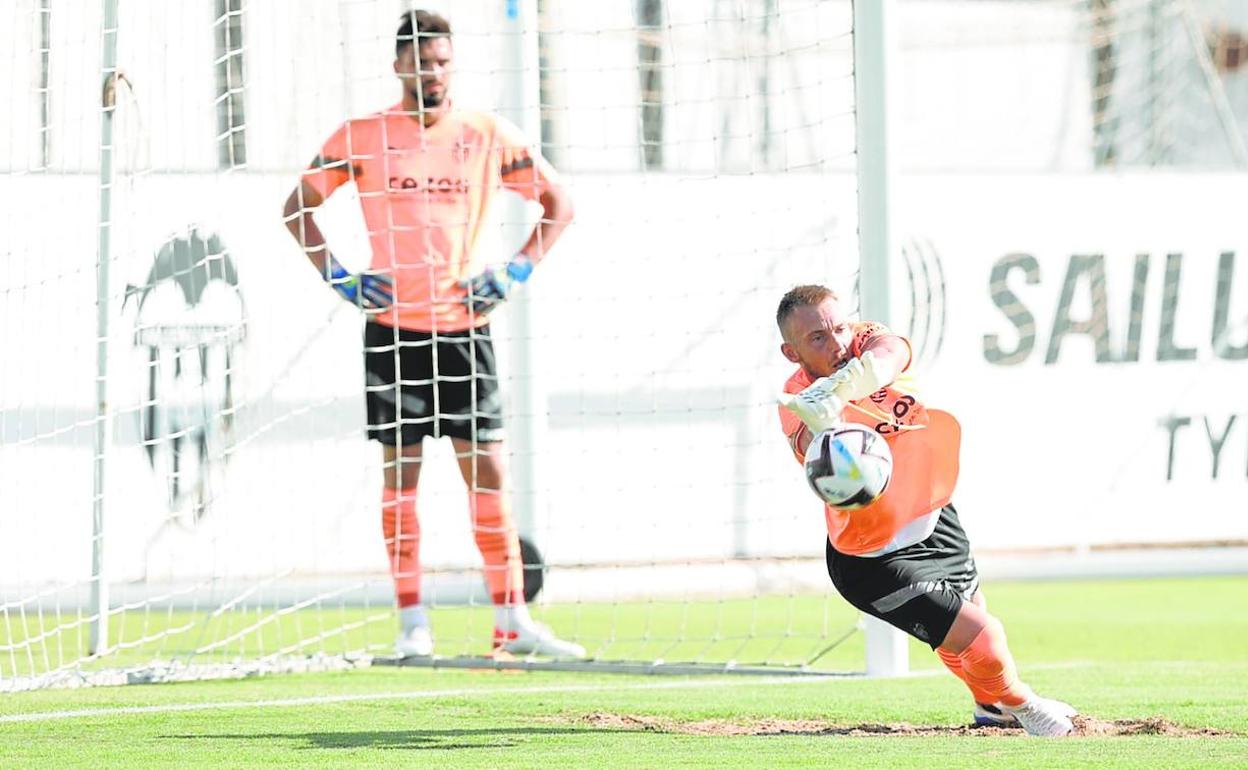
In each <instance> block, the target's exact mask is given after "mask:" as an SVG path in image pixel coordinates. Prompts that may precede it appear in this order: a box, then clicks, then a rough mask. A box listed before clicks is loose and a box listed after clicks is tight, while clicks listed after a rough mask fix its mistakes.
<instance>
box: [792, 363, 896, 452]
mask: <svg viewBox="0 0 1248 770" xmlns="http://www.w3.org/2000/svg"><path fill="white" fill-rule="evenodd" d="M878 366H879V365H878V362H877V361H876V359H875V354H874V353H872V352H871V351H867V352H866V353H863V354H862V355H861V356H859V357H857V358H851V359H849V361H847V362H845V364H844V365H843V366H842V367H841V368H840V369H837V370H836V371H835V372H833V373H832V374H830V375H828V376H827V377H820V378H819V379H817V380H815V381H814V382H812V383H811V384H810V385H808V386H806V388H805V389H804V390H802V391H800V392H798V393H782V394H781V395H780V396H779V398H778V399H777V400H778V401H779V402H780V405H781V406H783V407H784V408H785V409H788V410H789V411H790V412H792V413H793V414H795V415H797V416H798V417H800V418H801V420H802V422H804V423H806V426H807V427H809V428H810V429H811V430H812V431H814V432H815V433H818V432H819V431H823V430H827V429H828V428H831V427H833V426H835V425H837V424H839V423H840V422H841V412H842V411H843V410H844V409H845V404H846V403H848V402H850V401H857V400H858V399H860V398H866V397H867V396H869V395H871V394H872V393H874V392H876V391H877V390H879V389H880V388H882V387H884V385H885V384H886V383H884V382H881V379H882V378H881V377H880V374H879V372H878V371H877V370H878Z"/></svg>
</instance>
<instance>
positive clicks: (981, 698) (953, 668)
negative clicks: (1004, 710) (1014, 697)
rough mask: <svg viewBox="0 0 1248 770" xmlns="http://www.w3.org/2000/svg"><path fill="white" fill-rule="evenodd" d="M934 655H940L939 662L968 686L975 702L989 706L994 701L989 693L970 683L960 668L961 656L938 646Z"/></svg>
mask: <svg viewBox="0 0 1248 770" xmlns="http://www.w3.org/2000/svg"><path fill="white" fill-rule="evenodd" d="M936 655H937V656H939V657H940V662H941V663H944V664H945V668H947V669H949V671H950V672H952V673H953V675H954V676H956V677H957V678H958V679H961V680H962V682H963V684H965V685H966V686H967V687H969V688H970V690H971V696H972V697H973V698H975V702H976V703H983V704H985V705H988V706H991V705H992V704H994V703H996V699H995V698H993V696H992V695H991V694H989V693H987V692H984V691H983V690H981V689H980V688H978V687H976V686H975V685H973V684H971V680H970V679H968V678H967V676H966V672H965V671H963V670H962V659H961V658H959V657H958V656H957V655H954V654H953V653H952V652H949V651H948V650H942V649H941V648H939V647H937V648H936Z"/></svg>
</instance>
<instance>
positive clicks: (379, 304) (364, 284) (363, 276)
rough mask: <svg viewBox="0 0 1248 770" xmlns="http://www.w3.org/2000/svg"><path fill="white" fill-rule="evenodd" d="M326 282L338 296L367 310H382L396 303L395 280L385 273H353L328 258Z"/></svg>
mask: <svg viewBox="0 0 1248 770" xmlns="http://www.w3.org/2000/svg"><path fill="white" fill-rule="evenodd" d="M327 259H328V261H327V262H326V265H325V267H326V268H327V275H326V277H325V280H326V282H327V283H329V286H330V288H332V289H333V290H334V291H336V292H338V295H339V296H340V297H342V298H343V299H345V300H346V301H347V302H350V303H351V304H352V305H355V306H356V307H358V308H362V309H365V310H380V309H382V308H387V307H390V305H391V304H393V303H394V279H392V278H391V277H390V276H388V275H386V274H385V273H374V272H369V271H365V272H363V273H352V272H350V271H349V270H347V269H346V268H345V267H343V266H342V264H341V263H340V262H339V261H338V260H336V259H334V258H333V257H332V256H331V257H328V258H327Z"/></svg>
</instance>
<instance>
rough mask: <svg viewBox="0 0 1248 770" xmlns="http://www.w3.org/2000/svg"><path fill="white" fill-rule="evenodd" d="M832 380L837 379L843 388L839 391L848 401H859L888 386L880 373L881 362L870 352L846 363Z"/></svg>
mask: <svg viewBox="0 0 1248 770" xmlns="http://www.w3.org/2000/svg"><path fill="white" fill-rule="evenodd" d="M830 379H837V380H839V382H841V383H842V385H843V387H842V388H841V390H839V391H838V393H840V395H841V397H842V398H844V399H845V400H846V401H857V400H858V399H860V398H866V397H867V396H869V395H871V394H872V393H874V392H876V391H877V390H879V389H880V388H882V387H884V386H885V385H888V384H889V382H891V380H890V381H889V382H886V381H885V380H884V377H883V375H882V374H881V372H880V362H879V361H878V360H876V357H875V353H872V352H871V351H870V350H868V351H867V352H865V353H863V354H862V355H860V356H858V357H857V358H851V359H849V361H847V362H845V365H844V366H842V367H841V368H840V369H837V370H836V373H835V374H833V375H832V377H831V378H830Z"/></svg>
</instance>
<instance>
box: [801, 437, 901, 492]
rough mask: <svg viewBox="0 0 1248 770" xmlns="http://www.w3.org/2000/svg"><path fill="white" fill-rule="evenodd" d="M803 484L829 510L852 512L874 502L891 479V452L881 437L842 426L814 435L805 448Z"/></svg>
mask: <svg viewBox="0 0 1248 770" xmlns="http://www.w3.org/2000/svg"><path fill="white" fill-rule="evenodd" d="M805 470H806V481H807V482H808V483H809V484H810V488H811V489H813V490H814V491H815V494H817V495H819V497H821V498H823V501H824V502H826V503H827V504H828V505H830V506H832V507H833V508H840V509H841V510H845V511H853V510H856V509H858V508H863V507H865V506H868V505H870V504H871V503H874V502H875V501H876V500H878V499H879V498H880V495H882V494H884V490H885V489H887V488H888V482H889V479H891V478H892V477H893V453H892V452H891V451H889V448H888V442H887V441H885V440H884V437H883V436H881V435H880V434H878V433H876V432H875V431H874V430H872V429H870V428H868V427H867V426H865V425H858V424H856V423H846V424H845V425H838V426H836V427H835V428H829V429H828V430H825V431H821V432H820V433H818V434H817V435H816V436H815V438H814V440H813V441H811V442H810V446H809V447H807V448H806V463H805Z"/></svg>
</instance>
